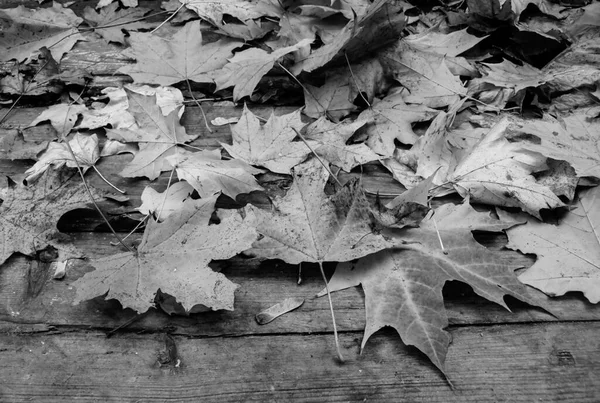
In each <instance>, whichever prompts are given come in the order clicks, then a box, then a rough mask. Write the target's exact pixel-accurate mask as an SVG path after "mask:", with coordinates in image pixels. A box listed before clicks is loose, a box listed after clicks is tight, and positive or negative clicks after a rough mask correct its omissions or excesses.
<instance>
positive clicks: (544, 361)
mask: <svg viewBox="0 0 600 403" xmlns="http://www.w3.org/2000/svg"><path fill="white" fill-rule="evenodd" d="M599 331H600V324H598V323H593V324H590V323H575V324H565V323H552V324H539V325H532V324H527V325H512V326H481V327H477V326H471V327H468V328H463V327H461V328H454V329H452V330H451V332H452V336H453V343H452V345H451V347H450V351H449V354H448V360H447V364H446V370H447V375H448V378H449V379H450V380H451V382H452V383H453V384H454V386H455V390H451V389H450V388H449V386H448V384H447V382H446V380H445V379H444V377H443V375H442V374H441V373H439V372H438V371H437V370H436V369H435V368H434V367H433V366H432V365H431V364H430V363H428V362H427V360H426V359H425V358H424V357H423V356H422V355H421V354H420V353H419V352H417V351H416V350H415V349H414V348H411V347H406V346H403V345H402V344H400V343H399V342H398V341H397V339H396V337H395V335H394V334H392V332H391V331H382V332H379V333H378V334H377V335H375V336H374V337H373V340H372V342H371V343H369V345H368V346H367V348H366V349H365V351H364V352H363V354H362V355H360V354H359V345H360V341H359V340H360V333H357V332H346V333H343V334H342V335H341V344H342V349H343V353H344V355H345V357H346V359H347V362H346V363H344V364H340V363H338V362H337V360H336V359H335V358H334V356H333V346H332V344H333V340H332V336H331V335H330V334H312V335H311V334H304V335H264V336H245V337H218V338H210V337H209V338H187V337H181V336H176V335H171V336H169V337H167V336H165V335H164V334H160V333H157V334H139V335H136V334H127V335H122V336H118V337H113V338H110V339H107V338H106V337H105V336H104V335H103V334H102V333H98V332H94V331H88V332H72V333H52V332H42V333H39V332H35V331H34V332H31V333H9V334H3V335H0V345H2V348H0V359H1V360H2V363H3V365H2V366H0V379H1V381H0V385H1V386H0V388H1V389H0V400H2V401H5V402H24V401H35V402H48V403H50V402H64V401H75V400H76V401H81V402H97V401H102V402H164V401H177V402H240V401H244V402H325V401H327V402H364V401H367V402H398V401H403V402H440V403H442V402H443V403H448V402H533V401H535V402H579V403H584V402H590V403H591V402H597V401H598V400H599V399H600V392H599V391H600V377H598V376H597V374H598V371H600V341H599V339H598V337H597V334H598V332H599ZM167 348H168V350H169V353H167V352H166V351H165V350H167ZM169 359H171V361H169ZM159 360H160V362H161V364H159Z"/></svg>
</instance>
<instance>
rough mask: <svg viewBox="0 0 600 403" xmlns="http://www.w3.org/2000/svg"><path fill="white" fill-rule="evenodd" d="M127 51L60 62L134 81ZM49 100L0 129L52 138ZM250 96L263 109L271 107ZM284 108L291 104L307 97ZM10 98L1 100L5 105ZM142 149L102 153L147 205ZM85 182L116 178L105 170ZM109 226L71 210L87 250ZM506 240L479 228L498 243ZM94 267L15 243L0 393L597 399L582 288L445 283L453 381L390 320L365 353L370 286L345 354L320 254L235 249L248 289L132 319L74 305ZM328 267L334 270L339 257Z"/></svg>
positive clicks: (204, 143)
mask: <svg viewBox="0 0 600 403" xmlns="http://www.w3.org/2000/svg"><path fill="white" fill-rule="evenodd" d="M78 3H79V4H78V5H77V7H83V6H85V5H89V4H92V5H95V4H96V3H97V1H92V2H90V1H81V2H78ZM140 3H141V5H144V6H152V5H154V6H156V3H157V2H143V1H141V2H140ZM18 4H26V5H29V6H32V7H33V6H35V5H36V4H37V2H35V1H28V2H27V1H25V2H23V1H10V0H9V1H0V7H4V8H6V7H12V6H15V5H18ZM128 62H129V61H128V60H127V59H125V58H123V57H122V56H121V55H120V52H119V49H118V47H116V46H112V45H110V46H109V45H106V44H101V43H100V42H98V41H89V42H80V43H78V44H77V45H76V46H75V48H74V49H73V51H71V52H70V53H69V54H68V56H67V57H66V59H65V60H64V62H63V68H75V67H85V68H87V69H88V70H90V71H91V72H92V73H93V74H94V75H95V77H94V81H93V84H92V87H93V88H102V87H104V86H108V85H119V84H122V83H124V82H128V78H127V77H125V76H120V75H115V71H116V70H117V69H118V68H119V67H120V66H122V65H124V64H126V63H128ZM7 69H10V65H9V64H7V63H5V64H0V71H2V70H3V71H6V70H7ZM93 88H92V89H93ZM43 109H44V108H43V107H39V106H38V107H20V108H16V109H15V110H13V111H12V112H11V114H10V115H9V116H8V117H7V119H5V120H4V121H3V122H2V124H1V125H0V137H1V136H4V135H6V134H8V133H9V132H10V131H11V130H21V131H22V132H23V133H24V135H25V137H26V138H28V139H48V138H50V137H52V136H53V135H54V132H53V129H52V128H51V126H50V125H48V124H40V125H38V126H35V127H31V128H27V126H28V125H29V123H30V122H31V121H32V120H33V119H34V118H35V117H36V116H37V115H38V114H39V113H40V111H41V110H43ZM251 109H252V110H253V111H254V112H255V113H257V114H259V115H262V116H265V117H266V116H268V114H270V113H271V110H272V109H273V108H272V107H267V106H260V105H254V106H251ZM278 109H279V110H278V111H276V112H277V113H283V112H289V111H290V110H292V109H295V107H294V106H290V107H282V108H278ZM7 110H8V109H7V108H6V107H5V108H3V109H2V110H0V117H1V116H4V114H5V113H6V112H7ZM205 112H206V114H207V116H208V119H209V120H210V119H212V118H214V117H218V116H220V117H228V116H239V115H240V114H241V107H223V106H215V105H211V104H205ZM182 123H183V124H184V126H185V127H186V129H187V130H188V131H189V132H194V133H199V134H200V136H199V138H198V139H197V140H196V141H195V142H193V143H192V144H193V145H196V146H199V147H214V146H217V145H218V144H219V142H220V141H221V142H225V141H230V139H231V138H230V132H229V128H228V127H226V126H225V127H215V128H214V132H213V133H209V132H208V131H207V130H206V128H205V127H204V123H203V120H202V116H201V114H200V113H199V111H198V109H197V108H195V107H193V106H189V105H188V106H187V109H186V112H185V114H184V116H183V119H182ZM130 158H131V156H128V155H122V156H114V157H108V158H104V159H102V160H101V162H100V163H99V165H98V167H99V169H100V170H101V171H102V172H103V173H104V174H105V176H106V177H107V178H108V179H109V180H110V181H111V182H113V183H114V184H115V185H117V186H119V187H122V188H125V189H127V193H128V196H129V197H130V199H131V200H130V203H129V207H128V208H129V209H130V210H131V209H133V208H135V207H137V206H139V204H140V199H139V198H140V195H141V192H142V191H143V189H144V187H145V186H146V185H148V184H149V182H148V181H145V180H132V179H126V178H121V177H120V176H118V172H119V171H120V170H121V168H122V167H123V166H124V165H125V164H126V163H127V161H128V160H129V159H130ZM32 163H33V162H32V161H9V160H0V174H1V175H0V176H2V178H4V177H5V176H18V175H20V174H22V172H23V171H24V170H25V169H26V168H28V167H29V166H31V165H32ZM364 178H365V187H366V189H367V190H368V191H370V192H372V193H373V192H376V191H377V190H379V189H385V192H393V191H395V190H400V189H401V188H400V187H398V185H396V184H395V182H394V180H393V179H392V177H391V175H390V174H388V173H387V172H386V171H385V169H383V168H382V167H381V166H378V165H377V164H371V165H369V166H368V167H366V168H365V174H364ZM88 181H89V182H90V183H92V184H93V185H95V186H97V187H100V188H105V189H107V187H106V185H105V184H104V183H103V182H102V181H101V180H100V179H99V178H98V177H97V176H95V174H93V173H90V174H89V176H88ZM166 183H167V176H164V175H163V176H162V177H161V178H159V179H158V180H157V181H155V182H153V183H152V184H151V186H153V187H155V188H156V189H157V190H163V189H164V188H165V186H166ZM222 203H227V200H224V201H223V202H222ZM113 207H114V206H113ZM123 209H124V210H127V208H123ZM116 224H118V221H116ZM102 227H103V226H102V223H101V221H100V220H99V219H98V217H97V215H96V213H94V212H93V211H92V210H89V211H78V212H76V213H73V214H70V215H69V216H68V217H65V218H64V219H63V220H61V222H60V223H59V228H60V229H61V230H62V231H64V232H67V233H69V234H70V235H71V236H72V237H73V241H74V243H75V245H76V246H78V247H79V248H80V249H82V250H83V251H85V253H86V254H87V256H88V257H99V256H106V255H109V254H112V253H115V252H116V251H117V250H118V248H117V247H114V246H111V245H110V242H111V241H113V240H114V239H113V238H112V236H111V235H110V234H109V233H108V232H107V231H106V230H105V229H103V228H102ZM137 237H138V238H139V234H138V235H137ZM505 241H506V240H505V239H504V238H502V237H497V238H487V239H481V242H483V243H485V244H486V245H488V246H490V247H492V248H501V247H502V245H503V243H504V242H505ZM504 253H505V256H506V259H507V260H510V261H512V262H518V263H519V264H522V265H524V266H525V267H527V266H530V265H531V264H532V262H533V257H528V256H523V255H520V254H518V253H516V252H513V251H508V250H506V251H504ZM89 270H91V267H90V266H89V265H88V264H87V263H85V262H84V261H76V262H75V263H74V264H72V265H70V266H69V268H68V273H67V277H66V278H65V279H64V280H60V281H59V280H53V279H52V273H51V267H50V265H49V264H46V263H42V262H38V261H35V260H32V259H30V258H27V257H24V256H21V255H16V254H15V255H13V256H12V257H11V258H10V259H9V260H8V262H7V263H6V264H4V265H3V266H1V267H0V362H1V363H2V364H1V365H0V402H32V401H33V402H70V401H77V402H183V401H186V402H292V401H293V402H325V401H331V402H375V401H380V402H590V403H591V402H600V337H599V335H600V306H598V305H592V304H589V303H587V302H586V301H585V300H584V299H583V298H582V297H581V295H579V294H572V295H571V294H569V295H567V296H565V297H562V298H556V299H552V300H550V299H548V298H546V297H545V296H543V295H540V298H544V299H548V302H547V303H548V306H549V307H550V308H551V309H552V312H553V314H554V316H552V315H550V314H548V313H547V312H545V311H542V310H540V309H538V308H533V307H529V306H525V305H524V304H522V303H519V302H517V301H514V300H510V301H509V305H510V306H511V308H512V310H513V312H508V311H506V310H504V309H503V308H501V307H500V306H497V305H494V304H492V303H490V302H487V301H485V300H483V299H482V298H479V297H477V296H476V295H474V294H473V293H472V291H471V290H470V288H469V287H466V286H463V285H460V284H458V283H450V284H448V285H447V286H446V287H445V289H444V292H445V295H446V308H447V310H448V316H449V321H450V327H449V328H448V331H449V332H450V333H451V335H452V343H451V346H450V350H449V353H448V358H447V363H446V367H447V374H448V378H449V380H450V381H451V382H452V384H453V385H454V389H452V388H450V387H449V383H448V382H447V380H446V379H445V378H444V376H443V375H442V374H441V373H440V372H439V371H438V370H437V369H436V368H435V367H434V366H433V365H432V364H431V363H430V362H429V361H428V359H427V358H426V357H425V356H424V355H423V354H421V353H420V352H419V351H417V350H416V349H414V348H412V347H407V346H405V345H403V343H402V342H401V340H400V338H399V337H398V335H397V334H395V332H394V331H392V330H391V329H384V330H382V331H380V332H378V333H377V334H375V335H374V336H373V337H371V338H370V340H369V342H368V343H367V345H366V348H365V350H364V352H363V353H362V354H360V343H361V340H362V332H363V328H364V324H365V317H364V315H365V311H364V305H363V304H364V297H363V294H362V291H361V290H360V289H359V288H356V289H349V290H345V291H341V292H337V293H335V294H333V303H334V306H335V309H336V316H337V322H338V328H339V331H340V337H341V344H342V349H343V353H344V356H345V357H346V360H347V361H346V362H345V363H343V364H341V363H339V362H338V361H337V360H336V358H335V347H334V343H333V329H332V324H331V317H330V314H329V308H328V304H327V300H326V298H315V297H314V296H315V294H316V293H317V292H318V291H320V290H321V289H322V288H323V283H322V280H321V278H320V274H319V271H318V267H316V266H314V265H305V266H303V268H302V277H303V282H302V284H301V285H298V284H297V283H296V280H297V275H298V268H297V267H296V266H291V265H287V264H284V263H277V262H269V263H262V264H261V263H259V262H257V261H255V260H252V259H243V258H236V259H233V260H232V261H231V262H228V263H226V264H225V265H224V266H223V268H222V273H224V274H225V275H226V276H227V277H228V278H230V279H231V280H232V281H234V282H236V283H238V284H240V286H241V287H240V288H239V290H238V291H237V293H236V301H235V311H233V312H207V313H198V314H193V315H190V316H188V317H183V316H169V315H167V314H165V313H164V312H162V311H159V310H151V311H149V312H148V313H147V314H145V315H143V316H141V317H139V318H136V314H135V313H134V312H133V311H131V310H123V309H121V307H120V305H119V303H118V302H116V301H114V300H111V301H105V300H104V299H103V298H96V299H94V300H91V301H87V302H85V303H82V304H80V305H73V304H72V302H73V299H74V296H75V291H74V289H73V287H72V286H71V284H72V283H73V282H74V281H75V280H76V279H78V278H80V277H81V276H82V275H83V274H84V273H85V272H87V271H89ZM327 271H328V274H331V273H332V272H333V267H331V266H329V267H328V268H327ZM287 297H302V298H306V302H305V304H304V305H303V306H302V307H301V308H299V309H297V310H295V311H293V312H291V313H289V314H287V315H284V316H282V317H280V318H278V319H276V320H275V321H273V322H271V323H269V324H267V325H264V326H261V325H258V324H257V323H256V321H255V318H254V316H255V315H256V314H257V313H258V312H260V311H261V310H263V309H265V308H268V307H269V306H271V305H273V304H275V303H278V302H280V301H281V300H283V299H284V298H287ZM134 318H136V319H137V320H135V321H134V322H132V323H131V324H129V325H128V326H126V327H124V328H123V329H121V330H118V331H116V332H112V331H113V329H115V328H117V327H118V326H120V325H122V324H125V323H127V322H128V321H130V320H132V319H134ZM108 335H110V337H107V336H108Z"/></svg>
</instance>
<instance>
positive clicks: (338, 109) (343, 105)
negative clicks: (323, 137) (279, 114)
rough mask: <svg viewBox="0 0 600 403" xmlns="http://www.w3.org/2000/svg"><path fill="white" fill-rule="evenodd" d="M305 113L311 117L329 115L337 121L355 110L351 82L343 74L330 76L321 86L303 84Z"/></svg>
mask: <svg viewBox="0 0 600 403" xmlns="http://www.w3.org/2000/svg"><path fill="white" fill-rule="evenodd" d="M302 88H303V90H304V102H305V103H306V106H305V107H304V111H303V113H304V114H305V115H306V116H309V117H311V118H315V119H317V118H320V117H322V116H328V117H330V118H331V119H333V120H335V121H336V122H337V121H339V120H340V119H343V118H344V117H345V116H348V115H349V114H350V113H352V112H353V111H355V110H356V109H357V108H356V105H354V104H353V103H352V102H351V101H350V84H348V82H347V80H346V81H344V80H343V77H342V76H339V75H335V76H332V77H329V78H328V79H327V81H326V82H325V84H323V86H321V87H314V86H312V85H310V84H304V85H303V87H302Z"/></svg>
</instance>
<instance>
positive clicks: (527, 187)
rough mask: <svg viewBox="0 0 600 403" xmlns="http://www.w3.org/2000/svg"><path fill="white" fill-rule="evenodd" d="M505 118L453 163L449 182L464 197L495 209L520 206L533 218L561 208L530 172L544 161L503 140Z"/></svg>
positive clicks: (542, 157)
mask: <svg viewBox="0 0 600 403" xmlns="http://www.w3.org/2000/svg"><path fill="white" fill-rule="evenodd" d="M508 124H509V122H508V119H502V120H501V121H500V122H498V123H496V124H495V125H494V127H492V129H491V130H490V131H489V132H488V133H487V134H486V135H485V136H484V137H482V138H481V139H480V140H479V141H478V142H477V143H476V144H475V145H474V146H473V147H472V148H471V149H470V150H469V151H468V153H465V154H464V156H463V158H462V159H461V160H460V161H459V162H458V163H457V164H456V167H455V168H454V171H453V172H451V173H450V174H449V176H448V182H450V183H452V184H453V185H454V188H455V189H456V191H457V192H458V193H459V194H460V195H461V196H463V197H466V196H467V195H469V196H470V197H471V198H472V200H475V201H478V202H482V203H487V204H491V205H496V206H509V207H520V208H522V209H523V210H525V211H527V212H528V213H530V214H531V215H533V216H535V217H538V218H539V217H540V213H539V211H540V210H541V209H544V208H547V209H553V208H557V207H562V206H564V204H563V202H562V201H560V199H559V198H558V197H557V196H556V195H555V194H554V193H553V192H552V191H551V190H550V189H549V188H548V187H546V186H544V185H541V184H539V183H538V182H536V180H535V178H534V177H533V176H532V173H533V172H536V171H541V170H543V168H544V167H545V161H546V158H545V157H544V156H543V155H541V154H539V153H537V152H533V151H529V150H527V149H525V148H523V147H522V146H521V145H520V144H518V143H509V142H508V140H506V138H505V137H504V135H505V132H506V129H507V127H508Z"/></svg>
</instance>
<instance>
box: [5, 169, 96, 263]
mask: <svg viewBox="0 0 600 403" xmlns="http://www.w3.org/2000/svg"><path fill="white" fill-rule="evenodd" d="M90 190H91V191H92V194H93V195H94V199H95V200H96V201H99V200H101V199H102V194H101V193H100V192H98V191H96V190H95V189H94V188H90ZM3 199H4V200H3V202H2V205H0V264H2V263H4V261H6V259H8V258H9V257H10V255H12V254H13V253H14V252H19V253H22V254H24V255H28V256H34V255H35V253H36V252H38V251H41V250H43V249H44V248H46V247H47V246H49V245H50V246H53V247H54V248H56V249H57V250H58V253H59V259H60V260H64V259H67V258H71V257H81V256H82V255H81V253H80V252H78V251H77V249H76V248H75V247H73V246H72V243H70V242H69V243H67V242H63V241H62V240H61V236H60V234H59V233H58V231H57V229H56V223H57V222H58V219H59V218H60V217H61V216H62V215H63V214H64V213H66V212H68V211H71V210H74V209H76V208H82V207H85V206H86V205H88V204H89V203H91V200H90V199H89V195H88V193H87V192H86V190H85V187H84V185H83V183H82V182H81V178H80V177H79V175H77V174H76V173H75V174H74V173H73V172H66V171H65V170H64V169H62V170H48V171H46V172H45V173H44V174H43V175H42V177H41V178H40V179H39V180H38V181H37V182H36V183H35V184H34V185H32V186H25V185H22V184H18V185H17V186H16V187H13V188H11V187H9V188H7V189H5V192H4V193H3ZM64 237H66V235H64Z"/></svg>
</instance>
